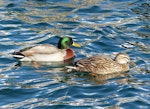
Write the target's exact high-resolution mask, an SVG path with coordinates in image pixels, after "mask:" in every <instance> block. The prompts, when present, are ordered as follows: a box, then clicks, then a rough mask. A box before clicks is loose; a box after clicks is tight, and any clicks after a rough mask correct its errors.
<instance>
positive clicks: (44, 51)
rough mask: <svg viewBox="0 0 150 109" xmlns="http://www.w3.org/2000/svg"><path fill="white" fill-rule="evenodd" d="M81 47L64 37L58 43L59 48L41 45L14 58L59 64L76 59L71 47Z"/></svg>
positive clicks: (28, 49) (16, 54) (17, 54)
mask: <svg viewBox="0 0 150 109" xmlns="http://www.w3.org/2000/svg"><path fill="white" fill-rule="evenodd" d="M71 45H73V46H75V47H80V45H79V44H77V43H75V42H73V40H72V38H71V37H62V38H60V40H59V42H58V47H56V46H54V45H51V44H39V45H35V46H32V47H29V48H25V49H22V50H20V51H19V52H14V53H13V57H14V58H16V59H18V60H19V61H45V62H52V61H54V62H58V61H65V60H68V59H71V58H73V57H74V52H73V50H72V49H71V48H69V46H71Z"/></svg>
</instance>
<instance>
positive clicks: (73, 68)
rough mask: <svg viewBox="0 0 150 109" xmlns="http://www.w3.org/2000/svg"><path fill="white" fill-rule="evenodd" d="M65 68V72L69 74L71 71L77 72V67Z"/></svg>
mask: <svg viewBox="0 0 150 109" xmlns="http://www.w3.org/2000/svg"><path fill="white" fill-rule="evenodd" d="M65 68H66V70H67V72H71V71H73V70H77V67H73V66H66V67H65Z"/></svg>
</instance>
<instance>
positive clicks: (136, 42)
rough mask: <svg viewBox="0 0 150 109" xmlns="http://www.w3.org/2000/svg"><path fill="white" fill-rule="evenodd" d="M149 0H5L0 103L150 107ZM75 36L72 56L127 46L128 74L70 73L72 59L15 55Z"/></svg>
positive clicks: (1, 4)
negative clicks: (47, 60)
mask: <svg viewBox="0 0 150 109" xmlns="http://www.w3.org/2000/svg"><path fill="white" fill-rule="evenodd" d="M149 9H150V5H149V1H148V0H126V1H125V0H121V1H117V0H63V1H60V0H15V1H12V0H1V1H0V15H1V20H0V86H1V87H0V98H3V100H2V101H1V102H0V108H3V109H8V108H34V109H36V108H52V109H55V108H57V109H58V108H71V109H72V108H130V107H133V108H135V109H137V108H149V104H150V102H149V99H150V94H149V92H150V88H149V82H150V79H149V78H150V73H149V72H150V69H149V68H150V59H149V56H150V40H149V38H150V36H149V33H150V27H149V25H150V19H149V14H150V10H149ZM62 36H70V37H73V38H74V40H75V41H76V42H78V43H80V44H82V47H81V48H73V49H74V51H75V54H76V57H75V60H77V59H80V58H84V57H89V56H93V55H99V54H107V55H109V54H112V53H114V54H115V53H118V52H126V53H127V54H128V55H129V56H130V58H131V60H132V61H133V62H134V63H135V64H136V66H132V65H131V66H130V71H129V72H126V73H124V74H111V75H99V76H97V77H93V76H90V75H89V74H88V73H83V72H72V73H66V72H65V70H64V67H65V66H66V65H71V64H72V62H67V63H56V64H54V63H41V62H40V63H34V62H31V63H28V62H24V63H19V62H17V61H16V60H15V59H14V58H13V57H12V53H13V52H14V51H18V50H20V49H22V48H26V47H29V46H32V45H33V44H43V43H51V44H53V45H57V42H58V39H59V37H62Z"/></svg>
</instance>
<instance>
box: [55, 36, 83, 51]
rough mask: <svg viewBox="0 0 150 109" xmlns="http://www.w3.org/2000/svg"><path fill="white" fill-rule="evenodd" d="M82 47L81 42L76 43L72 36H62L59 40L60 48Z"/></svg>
mask: <svg viewBox="0 0 150 109" xmlns="http://www.w3.org/2000/svg"><path fill="white" fill-rule="evenodd" d="M71 45H72V46H75V47H81V46H80V45H79V44H77V43H75V42H74V41H73V40H72V38H71V37H62V38H60V40H59V42H58V48H59V49H67V48H68V47H69V46H71Z"/></svg>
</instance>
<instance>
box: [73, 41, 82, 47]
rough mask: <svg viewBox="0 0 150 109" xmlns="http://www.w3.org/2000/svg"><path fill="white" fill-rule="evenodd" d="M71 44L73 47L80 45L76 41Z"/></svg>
mask: <svg viewBox="0 0 150 109" xmlns="http://www.w3.org/2000/svg"><path fill="white" fill-rule="evenodd" d="M72 46H74V47H78V48H79V47H81V45H80V44H78V43H76V42H73V44H72Z"/></svg>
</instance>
